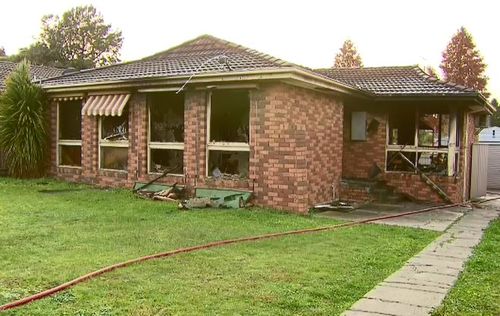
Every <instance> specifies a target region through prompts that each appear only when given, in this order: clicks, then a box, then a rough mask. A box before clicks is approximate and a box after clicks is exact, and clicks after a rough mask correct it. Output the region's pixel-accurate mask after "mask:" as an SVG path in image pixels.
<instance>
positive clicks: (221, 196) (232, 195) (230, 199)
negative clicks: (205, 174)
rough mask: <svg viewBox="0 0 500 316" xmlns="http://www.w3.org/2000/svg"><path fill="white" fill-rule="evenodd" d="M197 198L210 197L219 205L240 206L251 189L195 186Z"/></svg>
mask: <svg viewBox="0 0 500 316" xmlns="http://www.w3.org/2000/svg"><path fill="white" fill-rule="evenodd" d="M195 195H196V197H197V198H210V199H211V200H212V201H214V202H215V203H216V204H217V205H219V206H220V207H228V208H240V206H241V205H245V204H246V203H247V202H248V200H250V198H251V196H252V192H251V191H238V190H226V189H210V188H196V192H195Z"/></svg>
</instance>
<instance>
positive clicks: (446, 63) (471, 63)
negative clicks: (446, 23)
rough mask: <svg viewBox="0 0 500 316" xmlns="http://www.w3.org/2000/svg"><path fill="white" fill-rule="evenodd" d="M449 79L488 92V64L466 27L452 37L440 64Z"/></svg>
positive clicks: (446, 78) (445, 76)
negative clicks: (486, 72)
mask: <svg viewBox="0 0 500 316" xmlns="http://www.w3.org/2000/svg"><path fill="white" fill-rule="evenodd" d="M440 67H441V69H442V70H443V73H444V78H445V80H447V81H451V82H453V83H456V84H459V85H462V86H465V87H468V88H471V89H474V90H476V91H479V92H482V93H484V94H485V95H487V93H486V84H487V82H488V78H487V77H486V76H485V74H484V72H485V70H486V64H485V63H484V62H483V58H482V57H481V55H480V54H479V51H478V50H477V48H476V45H475V44H474V40H473V38H472V35H471V34H470V33H469V32H468V31H467V30H466V29H465V28H464V27H461V28H460V30H458V32H457V33H456V34H455V35H454V36H453V37H452V39H451V41H450V43H449V44H448V46H447V47H446V49H445V51H444V52H443V60H442V62H441V65H440Z"/></svg>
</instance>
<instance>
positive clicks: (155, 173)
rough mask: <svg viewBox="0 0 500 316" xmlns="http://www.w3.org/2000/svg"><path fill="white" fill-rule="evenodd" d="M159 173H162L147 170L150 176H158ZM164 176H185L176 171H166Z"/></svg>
mask: <svg viewBox="0 0 500 316" xmlns="http://www.w3.org/2000/svg"><path fill="white" fill-rule="evenodd" d="M161 174H162V173H161V172H148V175H151V176H159V175H161ZM165 176H166V177H177V178H184V177H185V175H183V174H178V173H167V174H166V175H165Z"/></svg>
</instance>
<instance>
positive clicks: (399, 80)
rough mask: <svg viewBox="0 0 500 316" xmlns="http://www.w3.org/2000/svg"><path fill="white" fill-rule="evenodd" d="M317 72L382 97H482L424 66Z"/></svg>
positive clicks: (341, 69) (326, 69) (320, 70)
mask: <svg viewBox="0 0 500 316" xmlns="http://www.w3.org/2000/svg"><path fill="white" fill-rule="evenodd" d="M315 71H316V72H318V73H320V74H323V75H325V76H327V77H329V78H332V79H335V80H337V81H340V82H342V83H345V84H347V85H350V86H353V87H356V88H358V89H362V90H365V91H367V92H371V93H373V94H375V96H382V97H394V96H400V97H411V96H419V97H420V96H428V97H440V96H472V97H475V96H478V95H479V93H477V92H476V91H474V90H472V89H469V88H466V87H463V86H459V85H454V84H451V83H447V82H443V81H440V80H438V79H437V78H434V77H431V76H429V75H428V74H426V73H425V72H424V71H423V70H422V69H421V68H420V67H418V66H416V65H414V66H396V67H367V68H324V69H316V70H315Z"/></svg>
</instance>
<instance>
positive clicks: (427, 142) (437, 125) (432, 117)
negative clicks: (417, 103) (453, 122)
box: [418, 113, 450, 148]
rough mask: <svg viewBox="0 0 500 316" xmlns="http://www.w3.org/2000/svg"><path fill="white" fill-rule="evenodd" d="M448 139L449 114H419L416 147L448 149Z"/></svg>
mask: <svg viewBox="0 0 500 316" xmlns="http://www.w3.org/2000/svg"><path fill="white" fill-rule="evenodd" d="M449 138H450V115H449V114H440V113H434V114H420V116H419V120H418V146H420V147H436V148H439V147H448V141H449Z"/></svg>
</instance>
